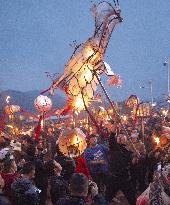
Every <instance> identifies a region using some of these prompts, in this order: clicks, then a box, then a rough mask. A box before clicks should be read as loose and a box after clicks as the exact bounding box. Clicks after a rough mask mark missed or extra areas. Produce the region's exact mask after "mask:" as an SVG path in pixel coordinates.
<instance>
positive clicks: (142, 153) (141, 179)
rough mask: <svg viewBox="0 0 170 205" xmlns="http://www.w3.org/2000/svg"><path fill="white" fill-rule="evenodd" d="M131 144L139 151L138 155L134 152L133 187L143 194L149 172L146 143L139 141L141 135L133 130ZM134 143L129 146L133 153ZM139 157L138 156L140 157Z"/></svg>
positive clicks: (132, 167) (132, 166)
mask: <svg viewBox="0 0 170 205" xmlns="http://www.w3.org/2000/svg"><path fill="white" fill-rule="evenodd" d="M130 137H131V142H132V143H133V146H134V147H135V149H136V150H137V153H136V152H134V156H133V157H134V159H133V161H134V163H133V164H132V165H131V176H132V181H133V185H134V187H135V189H136V190H138V191H139V192H141V193H142V192H143V191H144V190H145V189H146V183H145V177H146V171H147V161H146V149H145V145H144V143H142V142H141V140H140V139H139V133H138V130H137V129H133V130H132V132H131V136H130ZM132 143H131V144H129V148H130V150H131V151H134V148H133V147H132ZM137 154H138V155H139V156H138V155H137Z"/></svg>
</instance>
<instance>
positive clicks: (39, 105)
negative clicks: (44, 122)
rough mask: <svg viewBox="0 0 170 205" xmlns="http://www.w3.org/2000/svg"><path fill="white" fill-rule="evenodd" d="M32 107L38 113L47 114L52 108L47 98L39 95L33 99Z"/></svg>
mask: <svg viewBox="0 0 170 205" xmlns="http://www.w3.org/2000/svg"><path fill="white" fill-rule="evenodd" d="M34 105H35V107H36V109H37V110H38V111H39V112H40V113H44V112H49V111H50V110H51V107H52V101H51V99H50V98H48V97H47V96H44V95H39V96H38V97H37V98H36V99H35V101H34Z"/></svg>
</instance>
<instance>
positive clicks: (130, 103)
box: [126, 95, 139, 108]
mask: <svg viewBox="0 0 170 205" xmlns="http://www.w3.org/2000/svg"><path fill="white" fill-rule="evenodd" d="M138 104H139V98H138V97H137V96H136V95H131V96H130V97H129V98H128V99H127V100H126V106H127V107H129V108H133V107H135V106H137V105H138Z"/></svg>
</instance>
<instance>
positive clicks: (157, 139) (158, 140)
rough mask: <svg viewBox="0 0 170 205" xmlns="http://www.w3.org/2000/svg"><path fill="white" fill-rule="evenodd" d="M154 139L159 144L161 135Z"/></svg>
mask: <svg viewBox="0 0 170 205" xmlns="http://www.w3.org/2000/svg"><path fill="white" fill-rule="evenodd" d="M154 140H155V142H156V144H157V145H158V144H160V139H159V137H154Z"/></svg>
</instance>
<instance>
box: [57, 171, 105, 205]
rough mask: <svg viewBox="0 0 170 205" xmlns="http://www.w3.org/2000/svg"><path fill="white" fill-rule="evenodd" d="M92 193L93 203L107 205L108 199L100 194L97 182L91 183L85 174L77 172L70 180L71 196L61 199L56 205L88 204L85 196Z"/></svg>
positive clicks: (93, 204) (92, 204) (94, 204)
mask: <svg viewBox="0 0 170 205" xmlns="http://www.w3.org/2000/svg"><path fill="white" fill-rule="evenodd" d="M88 192H90V193H89V194H90V195H91V197H92V199H93V202H92V203H91V205H107V202H106V200H105V199H104V198H103V197H102V196H100V195H99V194H98V187H97V185H96V184H95V183H91V185H89V180H88V178H87V177H86V176H85V175H84V174H78V173H75V174H73V175H72V177H71V180H70V196H69V197H68V198H61V199H59V200H58V201H57V202H56V204H55V205H86V200H85V198H86V197H87V195H88Z"/></svg>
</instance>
